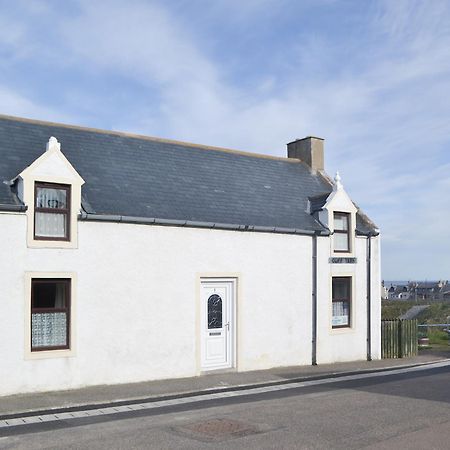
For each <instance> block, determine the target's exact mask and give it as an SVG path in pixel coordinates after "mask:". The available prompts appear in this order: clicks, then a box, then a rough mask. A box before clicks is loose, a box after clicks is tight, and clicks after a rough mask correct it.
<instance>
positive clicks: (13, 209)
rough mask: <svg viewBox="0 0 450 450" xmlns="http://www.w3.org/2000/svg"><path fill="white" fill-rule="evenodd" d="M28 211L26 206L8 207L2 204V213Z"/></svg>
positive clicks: (0, 204)
mask: <svg viewBox="0 0 450 450" xmlns="http://www.w3.org/2000/svg"><path fill="white" fill-rule="evenodd" d="M27 209H28V207H27V206H25V205H6V204H4V203H0V211H6V212H25V211H26V210H27Z"/></svg>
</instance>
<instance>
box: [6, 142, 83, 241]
mask: <svg viewBox="0 0 450 450" xmlns="http://www.w3.org/2000/svg"><path fill="white" fill-rule="evenodd" d="M11 183H16V186H17V195H18V197H19V199H20V200H21V201H22V202H23V203H24V205H25V206H26V207H27V212H26V214H27V245H28V247H31V248H77V247H78V231H77V230H78V214H79V212H80V210H81V186H82V185H83V184H84V180H83V179H82V178H81V176H80V175H79V174H78V172H77V171H76V170H75V168H74V167H73V166H72V164H71V163H70V162H69V160H68V159H67V158H66V157H65V155H64V154H63V153H62V151H61V144H60V143H59V142H58V140H57V139H56V138H55V137H53V136H52V137H50V139H49V140H48V143H47V147H46V151H45V152H44V153H43V154H42V155H41V156H39V158H37V159H36V160H35V161H34V162H33V163H32V164H31V165H30V166H28V167H27V168H25V169H24V170H23V171H22V172H21V173H20V174H19V175H18V176H17V177H16V178H15V179H14V180H12V182H11Z"/></svg>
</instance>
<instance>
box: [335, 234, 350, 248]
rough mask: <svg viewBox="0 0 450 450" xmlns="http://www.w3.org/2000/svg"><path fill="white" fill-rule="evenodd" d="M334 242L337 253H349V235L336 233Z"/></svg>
mask: <svg viewBox="0 0 450 450" xmlns="http://www.w3.org/2000/svg"><path fill="white" fill-rule="evenodd" d="M333 241H334V250H335V251H349V248H348V235H347V233H334V235H333Z"/></svg>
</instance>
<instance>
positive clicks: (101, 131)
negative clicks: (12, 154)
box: [0, 114, 301, 163]
mask: <svg viewBox="0 0 450 450" xmlns="http://www.w3.org/2000/svg"><path fill="white" fill-rule="evenodd" d="M0 119H6V120H11V121H18V122H25V123H34V124H41V125H45V126H57V127H63V128H71V129H74V130H80V131H89V132H92V133H99V134H112V135H117V136H123V137H129V138H133V139H141V140H146V141H153V142H162V143H167V144H175V145H184V146H188V147H193V148H198V149H201V150H213V151H220V152H224V153H233V154H237V155H242V156H249V157H252V158H262V159H272V160H276V161H284V162H289V163H299V162H301V161H300V160H298V159H295V158H286V157H283V156H274V155H267V154H262V153H254V152H249V151H244V150H237V149H231V148H227V147H217V146H213V145H206V144H195V143H193V142H185V141H178V140H175V139H166V138H159V137H154V136H146V135H143V134H137V133H129V132H126V131H116V130H104V129H101V128H93V127H85V126H81V125H71V124H66V123H59V122H51V121H46V120H40V119H29V118H26V117H18V116H11V115H7V114H0Z"/></svg>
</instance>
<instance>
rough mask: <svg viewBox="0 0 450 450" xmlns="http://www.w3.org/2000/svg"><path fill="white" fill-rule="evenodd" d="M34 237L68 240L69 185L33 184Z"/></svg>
mask: <svg viewBox="0 0 450 450" xmlns="http://www.w3.org/2000/svg"><path fill="white" fill-rule="evenodd" d="M34 196H35V203H34V239H39V240H55V241H57V240H59V241H69V240H70V186H68V185H64V184H53V183H38V182H37V183H36V184H35V195H34Z"/></svg>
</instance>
